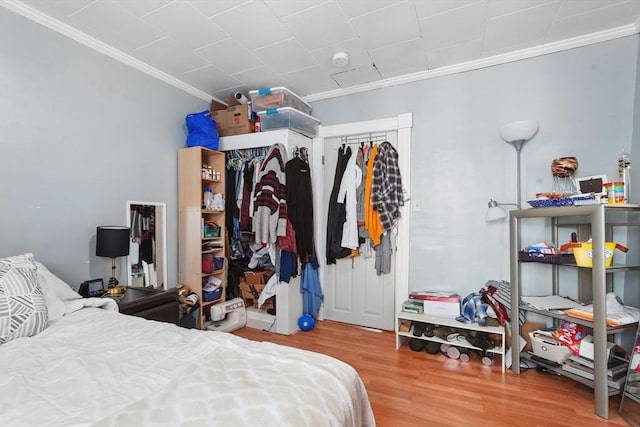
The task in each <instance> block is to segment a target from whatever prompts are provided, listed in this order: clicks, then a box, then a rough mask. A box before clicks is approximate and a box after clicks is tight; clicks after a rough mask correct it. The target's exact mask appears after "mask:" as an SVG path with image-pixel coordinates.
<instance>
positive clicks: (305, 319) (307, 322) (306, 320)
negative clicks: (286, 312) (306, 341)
mask: <svg viewBox="0 0 640 427" xmlns="http://www.w3.org/2000/svg"><path fill="white" fill-rule="evenodd" d="M315 325H316V322H315V320H313V317H311V316H309V315H308V314H305V315H303V316H300V318H299V319H298V327H299V328H300V330H301V331H310V330H312V329H313V327H314V326H315Z"/></svg>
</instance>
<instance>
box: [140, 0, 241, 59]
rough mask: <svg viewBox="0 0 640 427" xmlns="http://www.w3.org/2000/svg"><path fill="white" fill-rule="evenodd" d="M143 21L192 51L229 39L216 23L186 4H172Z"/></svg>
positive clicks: (147, 16)
mask: <svg viewBox="0 0 640 427" xmlns="http://www.w3.org/2000/svg"><path fill="white" fill-rule="evenodd" d="M142 19H143V20H144V21H146V22H148V23H149V24H151V25H153V26H155V27H156V28H158V29H159V30H160V31H162V32H163V33H164V34H166V35H168V36H170V37H172V38H173V39H174V40H176V41H178V42H181V43H184V44H185V45H186V46H188V47H190V48H191V49H196V48H199V47H202V46H206V45H208V44H211V43H216V42H219V41H221V40H224V39H226V38H228V37H229V36H228V35H227V33H226V32H225V31H224V30H222V28H220V27H219V26H218V25H217V24H216V23H214V22H212V21H210V20H209V19H208V18H207V17H206V16H204V15H203V14H202V13H201V12H200V11H198V10H196V9H195V8H194V7H193V6H192V5H191V4H190V3H186V2H174V3H171V4H170V5H168V6H166V7H163V8H161V9H158V10H156V11H155V12H152V13H149V14H147V15H146V16H145V17H144V18H142Z"/></svg>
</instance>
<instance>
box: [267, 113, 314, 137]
mask: <svg viewBox="0 0 640 427" xmlns="http://www.w3.org/2000/svg"><path fill="white" fill-rule="evenodd" d="M258 116H259V117H260V123H261V129H262V130H263V131H267V130H272V129H282V128H289V129H293V130H295V131H298V132H300V133H301V134H303V135H306V136H310V137H313V136H316V135H317V134H318V126H319V125H320V120H318V119H316V118H315V117H311V116H310V115H308V114H305V113H303V112H301V111H298V110H296V109H295V108H291V107H283V108H274V109H272V110H266V111H258Z"/></svg>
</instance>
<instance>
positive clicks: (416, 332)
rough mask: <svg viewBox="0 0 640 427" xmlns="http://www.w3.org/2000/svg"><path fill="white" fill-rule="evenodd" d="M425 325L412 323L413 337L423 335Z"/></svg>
mask: <svg viewBox="0 0 640 427" xmlns="http://www.w3.org/2000/svg"><path fill="white" fill-rule="evenodd" d="M425 326H426V325H425V324H424V323H422V322H413V332H412V333H413V336H414V337H421V336H422V334H424V328H425Z"/></svg>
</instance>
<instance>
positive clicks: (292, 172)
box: [285, 155, 315, 262]
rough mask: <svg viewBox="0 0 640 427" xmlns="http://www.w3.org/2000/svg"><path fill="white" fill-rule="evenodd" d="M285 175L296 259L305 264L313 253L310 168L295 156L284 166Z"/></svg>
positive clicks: (288, 210) (304, 161)
mask: <svg viewBox="0 0 640 427" xmlns="http://www.w3.org/2000/svg"><path fill="white" fill-rule="evenodd" d="M285 174H286V180H287V189H286V201H287V214H288V216H289V220H290V221H291V226H292V227H293V230H294V232H295V239H296V249H297V253H298V257H299V258H300V261H302V262H307V261H308V260H309V258H310V257H311V256H312V255H314V252H315V250H314V242H313V191H312V188H311V167H310V166H309V163H308V161H307V160H306V159H304V158H303V157H302V156H300V155H296V156H295V157H293V158H292V159H291V160H289V161H288V162H287V164H286V165H285Z"/></svg>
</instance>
